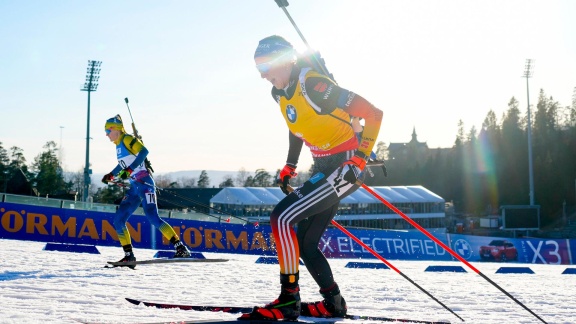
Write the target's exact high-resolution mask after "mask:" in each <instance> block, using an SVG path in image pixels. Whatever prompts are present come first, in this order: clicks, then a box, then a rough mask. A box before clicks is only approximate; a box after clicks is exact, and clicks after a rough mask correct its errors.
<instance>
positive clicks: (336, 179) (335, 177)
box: [326, 165, 356, 197]
mask: <svg viewBox="0 0 576 324" xmlns="http://www.w3.org/2000/svg"><path fill="white" fill-rule="evenodd" d="M349 172H352V174H353V175H354V176H353V177H350V176H347V177H345V175H346V174H348V173H349ZM345 178H346V179H345ZM326 180H327V181H328V183H329V184H330V185H332V187H334V192H336V195H337V196H338V197H341V196H342V195H344V194H346V193H347V192H348V190H350V189H352V188H353V186H354V184H355V183H356V172H355V170H354V167H352V166H351V165H344V166H342V167H341V168H338V169H337V170H336V171H334V172H332V174H331V175H329V176H328V178H326ZM349 180H354V181H353V182H350V181H349Z"/></svg>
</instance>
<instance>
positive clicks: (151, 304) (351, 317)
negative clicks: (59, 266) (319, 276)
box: [126, 297, 450, 324]
mask: <svg viewBox="0 0 576 324" xmlns="http://www.w3.org/2000/svg"><path fill="white" fill-rule="evenodd" d="M126 300H127V301H128V302H130V303H132V304H134V305H140V304H142V305H145V306H148V307H156V308H177V309H182V310H193V311H202V312H224V313H246V312H250V311H251V310H252V308H253V307H236V306H200V305H179V304H169V303H158V302H147V301H141V300H137V299H133V298H128V297H126ZM303 319H305V321H307V322H308V323H309V322H310V321H312V322H314V323H325V322H333V323H339V322H341V321H342V320H355V321H373V322H399V323H424V324H450V322H435V321H423V320H412V319H405V318H392V317H385V316H368V315H352V314H347V315H346V316H344V317H343V318H318V317H316V318H314V317H309V316H301V317H299V320H300V321H301V320H303ZM239 322H243V323H247V322H252V321H251V320H240V321H239ZM256 322H262V321H256ZM264 322H268V323H269V322H270V321H264Z"/></svg>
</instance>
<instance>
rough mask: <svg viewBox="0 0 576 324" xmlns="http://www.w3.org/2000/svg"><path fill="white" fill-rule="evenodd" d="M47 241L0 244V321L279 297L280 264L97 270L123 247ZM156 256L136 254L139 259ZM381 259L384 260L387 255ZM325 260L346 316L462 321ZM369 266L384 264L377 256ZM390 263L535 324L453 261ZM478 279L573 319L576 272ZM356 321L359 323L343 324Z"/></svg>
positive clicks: (234, 260)
mask: <svg viewBox="0 0 576 324" xmlns="http://www.w3.org/2000/svg"><path fill="white" fill-rule="evenodd" d="M45 244H46V243H42V242H31V241H17V240H0V251H2V252H1V258H0V260H1V261H2V262H1V263H0V310H1V311H0V323H77V322H76V321H75V320H74V319H78V320H82V321H90V322H94V323H147V322H158V321H168V322H169V321H178V320H180V321H182V320H209V319H221V320H232V319H235V318H236V317H238V314H226V313H211V312H196V311H184V310H178V309H157V308H153V307H145V306H143V305H139V306H135V305H132V304H130V303H128V302H127V301H125V300H124V298H125V297H131V298H135V299H140V300H144V301H156V302H166V303H174V304H195V305H213V306H244V307H245V306H249V307H251V306H256V305H259V306H262V305H264V304H266V303H269V302H271V301H272V300H274V299H275V298H276V297H277V296H278V294H279V292H280V283H279V277H278V273H279V271H278V270H279V268H278V265H273V264H272V265H270V264H257V263H255V261H256V259H257V258H258V256H256V255H241V254H218V253H204V255H205V256H206V257H207V258H227V259H230V261H228V262H225V263H175V264H154V265H139V266H137V267H136V270H130V269H128V268H113V269H105V268H103V267H104V265H105V264H106V261H116V260H119V259H120V258H121V257H122V248H121V247H120V246H118V247H100V246H99V247H98V250H99V251H100V253H101V254H87V253H70V252H54V251H44V250H43V248H44V246H45ZM155 253H156V251H155V250H145V249H136V250H135V254H136V257H137V258H138V259H139V260H145V259H149V258H152V257H153V255H154V254H155ZM384 257H385V256H384ZM350 261H358V260H356V259H355V260H349V259H347V260H344V259H330V260H329V262H330V264H331V266H332V270H333V272H334V276H335V278H336V281H337V282H338V284H339V285H340V288H341V290H342V293H343V296H344V298H346V301H347V303H348V308H349V313H350V314H354V315H373V316H385V317H392V318H409V319H416V320H427V321H448V322H451V323H462V322H461V321H460V320H459V319H458V318H457V317H455V316H454V315H453V314H451V313H450V312H449V311H447V310H446V309H444V308H443V307H442V306H441V305H440V304H438V303H437V302H436V301H434V300H433V299H431V298H430V297H428V296H427V295H426V294H424V293H423V292H422V291H421V290H420V289H418V288H417V287H416V286H414V285H413V284H411V283H410V282H409V281H407V280H406V279H404V278H403V277H402V276H400V275H399V274H397V273H396V272H395V271H393V270H383V269H350V268H346V267H345V265H346V264H347V263H348V262H350ZM365 261H366V262H380V261H378V260H376V259H370V260H365ZM389 261H390V262H391V263H392V264H393V265H394V266H395V267H397V268H398V269H399V270H400V271H402V272H403V273H404V274H405V275H407V276H408V277H409V278H411V279H412V280H413V281H414V282H416V283H417V284H419V285H420V286H421V287H422V288H424V289H426V290H427V291H428V292H429V293H431V294H432V295H433V296H435V297H436V298H437V299H438V300H439V301H441V302H442V303H444V304H445V305H446V306H448V307H449V308H450V309H452V310H453V311H454V312H456V313H457V314H458V315H459V316H460V317H462V318H463V319H464V320H465V323H480V324H496V323H498V324H501V323H526V324H528V323H541V322H540V321H539V320H538V319H537V318H536V317H534V316H533V315H532V314H530V313H529V312H528V311H526V310H525V309H524V308H522V307H521V306H520V305H518V304H516V303H515V302H514V301H513V300H512V299H510V298H509V297H508V296H506V295H505V294H504V293H502V292H501V291H500V290H498V289H497V288H496V287H494V286H492V285H491V284H490V283H489V282H487V281H486V280H484V279H483V278H482V277H480V276H479V275H478V274H476V273H474V272H473V271H472V270H471V269H468V268H467V267H466V266H465V265H464V264H461V263H459V262H435V261H395V260H389ZM429 265H452V266H454V265H461V266H462V267H463V268H464V269H466V271H467V272H466V273H448V272H426V271H425V269H426V268H427V267H428V266H429ZM473 265H474V266H475V267H476V268H478V269H479V270H480V271H481V272H482V273H483V274H485V275H486V276H487V277H488V278H490V279H492V280H493V281H494V282H495V283H497V284H498V285H500V286H501V287H502V288H503V289H504V290H506V291H507V292H509V293H510V294H511V295H512V296H514V297H515V298H516V299H518V300H519V301H520V302H522V303H523V304H524V305H526V306H527V307H528V308H529V309H531V310H532V311H533V312H535V313H536V314H538V315H539V316H540V317H542V318H543V319H544V320H545V321H547V322H548V323H561V324H568V323H576V304H575V302H576V275H571V274H566V275H563V274H562V272H563V271H564V270H565V269H566V268H574V267H576V266H567V265H542V264H533V265H529V264H514V263H506V264H504V263H473ZM502 266H522V267H530V268H531V269H532V270H533V271H534V272H535V274H496V273H495V272H496V270H497V269H499V268H500V267H502ZM300 270H301V274H300V288H301V297H302V300H303V301H313V300H319V299H320V298H321V297H320V294H319V293H318V287H317V286H316V284H315V283H314V281H313V280H312V278H311V276H310V275H309V274H308V272H307V271H306V269H305V268H304V267H303V266H301V269H300ZM346 322H353V323H359V322H360V321H350V320H348V321H346Z"/></svg>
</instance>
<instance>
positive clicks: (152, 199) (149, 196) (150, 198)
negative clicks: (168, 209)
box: [146, 192, 156, 205]
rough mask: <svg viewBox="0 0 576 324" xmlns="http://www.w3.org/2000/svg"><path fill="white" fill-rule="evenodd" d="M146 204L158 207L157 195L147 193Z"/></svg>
mask: <svg viewBox="0 0 576 324" xmlns="http://www.w3.org/2000/svg"><path fill="white" fill-rule="evenodd" d="M146 203H148V204H154V205H156V194H154V193H149V192H147V193H146Z"/></svg>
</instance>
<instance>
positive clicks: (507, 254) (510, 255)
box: [480, 240, 518, 262]
mask: <svg viewBox="0 0 576 324" xmlns="http://www.w3.org/2000/svg"><path fill="white" fill-rule="evenodd" d="M480 258H481V259H482V260H484V261H485V260H489V259H493V260H494V261H502V262H506V261H508V260H518V251H517V250H516V248H515V247H514V244H512V243H511V242H509V241H506V240H493V241H492V242H490V244H488V245H483V246H481V247H480Z"/></svg>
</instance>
